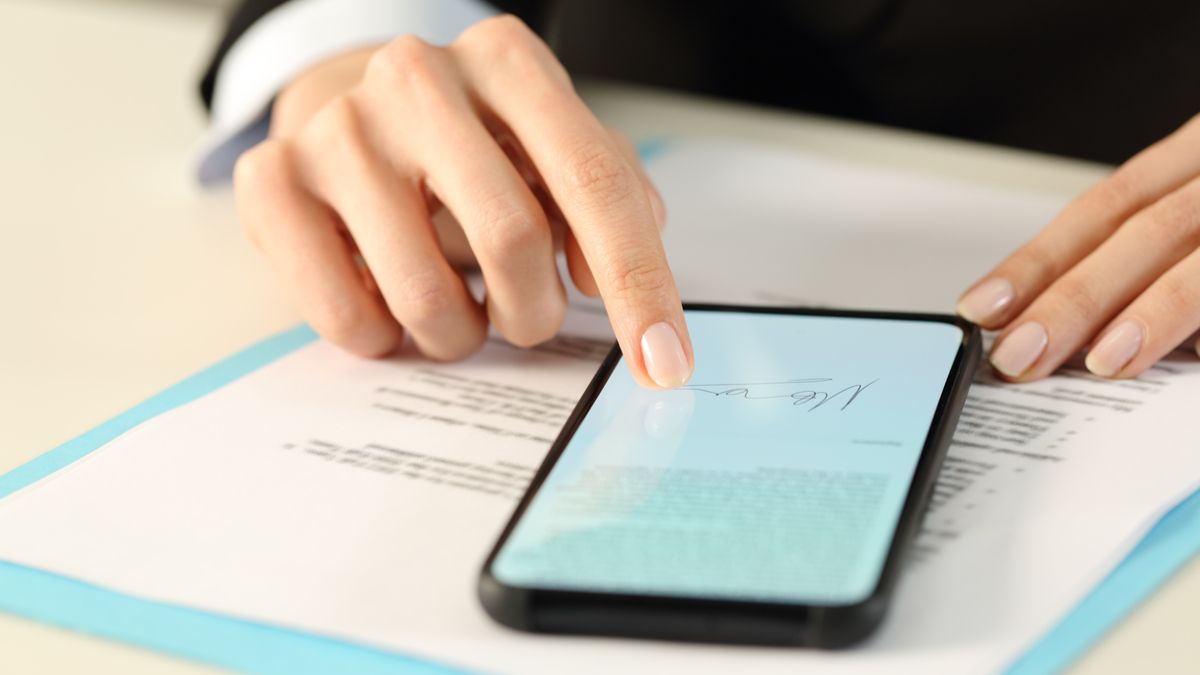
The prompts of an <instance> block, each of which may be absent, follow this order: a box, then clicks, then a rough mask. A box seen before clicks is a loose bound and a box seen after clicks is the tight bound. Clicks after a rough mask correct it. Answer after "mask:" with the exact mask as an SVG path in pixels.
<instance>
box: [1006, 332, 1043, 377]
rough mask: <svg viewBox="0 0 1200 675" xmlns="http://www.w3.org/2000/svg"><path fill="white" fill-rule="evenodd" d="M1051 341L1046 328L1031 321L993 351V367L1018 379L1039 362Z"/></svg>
mask: <svg viewBox="0 0 1200 675" xmlns="http://www.w3.org/2000/svg"><path fill="white" fill-rule="evenodd" d="M1049 341H1050V336H1049V335H1048V334H1047V333H1046V327H1045V326H1043V325H1042V324H1040V323H1038V322H1036V321H1030V322H1029V323H1027V324H1025V325H1023V326H1021V327H1020V328H1018V329H1016V330H1014V331H1013V332H1011V333H1009V334H1008V335H1007V336H1006V337H1005V338H1004V340H1002V341H1001V342H1000V345H999V346H998V347H996V348H995V349H993V350H992V365H993V366H995V367H996V370H999V371H1000V372H1002V373H1004V374H1005V375H1007V376H1009V377H1017V376H1019V375H1020V374H1021V373H1024V372H1025V371H1026V370H1029V366H1032V365H1033V362H1034V361H1037V360H1038V357H1039V356H1041V355H1042V352H1044V351H1045V350H1046V343H1047V342H1049Z"/></svg>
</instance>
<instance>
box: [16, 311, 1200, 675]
mask: <svg viewBox="0 0 1200 675" xmlns="http://www.w3.org/2000/svg"><path fill="white" fill-rule="evenodd" d="M314 339H316V336H315V334H314V333H313V332H312V331H311V330H310V329H309V328H308V327H306V326H300V327H297V328H295V329H293V330H290V331H287V332H285V333H282V334H280V335H277V336H275V337H272V338H269V339H267V340H264V341H263V342H260V343H258V344H256V345H254V346H252V347H250V348H248V349H246V350H245V351H242V352H241V353H238V354H236V355H234V356H232V357H230V358H228V359H226V360H225V361H222V362H220V363H218V364H216V365H215V366H212V367H211V368H208V369H206V370H204V371H202V372H200V373H198V374H196V375H193V376H192V377H190V378H188V379H186V380H184V381H183V382H180V383H179V384H177V385H175V386H173V387H171V388H170V389H167V390H166V391H163V392H162V393H160V394H158V395H157V396H154V397H153V398H151V399H149V400H147V401H145V402H143V403H141V404H140V405H138V406H136V407H134V408H133V409H131V410H129V411H127V412H125V413H123V414H121V415H119V416H117V417H115V418H113V419H111V420H109V421H108V422H105V423H104V424H101V425H100V426H98V427H96V428H95V429H92V430H91V431H89V432H87V433H85V434H83V435H82V436H80V437H78V438H76V439H74V440H72V441H69V442H67V443H65V444H63V445H61V446H59V447H57V448H55V449H53V450H51V451H50V452H47V453H46V454H44V455H42V456H41V457H38V458H37V459H34V460H33V461H31V462H29V463H28V464H25V465H23V466H21V467H18V468H16V469H14V470H12V471H10V472H9V473H7V474H5V475H3V476H0V498H3V497H5V496H7V495H9V494H11V493H13V492H15V491H17V490H19V489H21V488H22V487H25V486H26V485H29V484H31V483H33V482H35V481H37V480H39V479H41V478H44V477H45V476H48V475H50V474H52V473H54V472H55V471H57V470H59V469H61V468H63V467H65V466H66V465H68V464H70V463H71V462H74V461H75V460H77V459H79V458H81V457H83V456H85V455H87V454H88V453H89V452H91V451H93V450H95V449H97V448H99V447H100V446H102V445H103V444H105V443H107V442H108V441H110V440H112V439H114V438H116V437H117V436H119V435H120V434H122V433H124V432H125V431H127V430H129V429H131V428H133V427H134V426H136V425H138V424H140V423H142V422H144V421H146V420H148V419H150V418H152V417H154V416H156V415H159V414H161V413H163V412H166V411H168V410H171V409H172V408H176V407H178V406H181V405H183V404H185V403H188V402H189V401H193V400H195V399H196V398H199V397H200V396H203V395H204V394H206V393H208V392H210V391H213V390H214V389H217V388H219V387H222V386H224V385H226V384H228V383H229V382H232V381H234V380H236V379H237V378H239V377H242V376H243V375H246V374H247V373H250V372H252V371H254V370H256V369H257V368H260V367H262V366H264V365H266V364H268V363H270V362H272V361H274V360H276V359H278V358H280V357H281V356H284V355H285V354H288V353H289V352H291V351H293V350H295V349H297V348H299V347H301V346H303V345H305V344H308V343H309V342H311V341H313V340H314ZM1198 549H1200V492H1198V493H1197V494H1195V495H1193V496H1192V497H1191V498H1189V499H1188V500H1186V501H1184V502H1183V503H1181V504H1179V505H1178V506H1176V507H1175V508H1174V509H1173V510H1172V511H1171V512H1170V513H1168V514H1167V515H1166V516H1164V517H1163V518H1162V520H1161V521H1160V522H1159V523H1158V524H1157V525H1156V526H1155V527H1154V528H1153V529H1152V530H1151V531H1150V532H1149V534H1147V535H1146V537H1145V538H1144V539H1143V540H1142V541H1141V542H1140V543H1139V545H1138V546H1137V548H1136V549H1134V551H1133V552H1132V553H1131V554H1130V555H1129V556H1128V557H1127V558H1126V559H1125V560H1124V561H1123V562H1122V563H1121V565H1120V566H1118V567H1117V569H1115V570H1114V571H1113V572H1112V573H1111V574H1110V575H1109V576H1108V578H1107V579H1105V580H1104V582H1103V583H1101V584H1100V585H1099V586H1097V587H1096V589H1095V590H1094V591H1093V592H1092V593H1091V594H1090V595H1089V596H1088V597H1087V598H1086V599H1084V600H1083V602H1081V603H1080V604H1079V606H1078V607H1076V608H1075V610H1074V611H1072V612H1071V614H1069V615H1068V616H1067V617H1066V618H1064V619H1063V620H1062V621H1061V622H1060V623H1059V624H1058V625H1057V626H1056V627H1055V628H1054V629H1053V630H1051V631H1050V632H1049V633H1048V634H1046V635H1045V636H1044V637H1043V639H1042V640H1041V641H1040V642H1039V643H1038V644H1037V645H1035V646H1034V647H1033V648H1032V649H1031V650H1030V651H1029V652H1027V653H1026V654H1025V655H1024V656H1023V657H1022V658H1021V659H1020V660H1019V661H1017V662H1016V663H1015V664H1013V666H1012V667H1011V669H1010V672H1011V673H1014V674H1018V675H1034V674H1037V673H1052V672H1057V671H1059V670H1061V669H1063V668H1065V667H1066V666H1067V665H1069V664H1070V663H1071V662H1072V661H1073V660H1075V659H1076V658H1078V657H1079V655H1080V654H1082V653H1083V652H1084V651H1085V650H1086V649H1087V648H1088V646H1090V645H1091V644H1092V643H1093V642H1095V641H1096V640H1097V639H1098V638H1100V637H1101V636H1103V635H1104V633H1105V632H1106V631H1107V630H1108V629H1110V628H1111V627H1113V626H1114V625H1115V624H1116V623H1117V622H1118V621H1120V620H1121V618H1122V617H1124V616H1125V615H1126V614H1127V613H1128V612H1130V611H1131V610H1132V609H1133V608H1134V607H1136V606H1137V604H1138V603H1139V602H1140V601H1141V600H1142V599H1144V598H1145V597H1146V596H1148V595H1149V594H1150V593H1151V592H1153V590H1154V589H1155V588H1156V587H1158V585H1159V584H1161V583H1162V582H1163V581H1164V580H1166V579H1167V578H1168V577H1169V576H1170V575H1171V574H1172V573H1173V572H1174V571H1175V570H1177V569H1178V568H1179V567H1180V566H1181V565H1182V564H1183V563H1185V562H1186V561H1188V560H1189V559H1190V558H1191V557H1192V556H1193V555H1194V554H1195V553H1196V551H1197V550H1198ZM0 611H5V612H9V613H12V614H16V615H20V616H25V617H29V618H31V619H34V620H37V621H42V622H45V623H50V624H54V625H57V626H62V627H65V628H68V629H71V630H77V631H80V632H84V633H88V634H92V635H98V636H102V637H106V638H110V639H114V640H120V641H122V642H128V643H132V644H136V645H141V646H144V647H147V648H149V649H154V650H158V651H162V652H167V653H171V654H175V655H178V656H181V657H184V658H189V659H195V660H198V661H204V662H207V663H211V664H214V665H217V666H221V667H224V668H230V669H234V670H240V671H245V672H252V673H269V674H276V673H278V674H280V675H284V674H289V675H292V674H295V675H304V674H307V673H314V674H315V673H330V672H346V673H349V672H353V673H368V674H369V673H421V674H426V673H457V672H463V671H461V670H459V669H456V668H453V667H452V666H450V665H447V664H437V663H431V662H428V661H425V660H423V659H418V658H415V657H410V656H406V655H403V654H397V653H393V652H387V651H383V650H379V649H374V648H371V647H368V646H364V645H358V644H354V643H351V642H346V641H341V640H335V639H332V638H326V637H323V636H320V635H315V634H311V633H305V632H302V631H296V630H289V629H285V628H278V627H274V626H269V625H266V624H260V623H255V622H251V621H243V620H240V619H235V618H232V617H227V616H224V615H220V614H215V613H211V612H204V611H199V610H194V609H189V608H186V607H182V606H177V605H171V604H166V603H159V602H153V601H149V600H143V599H140V598H136V597H133V596H129V595H125V594H122V593H118V592H115V591H110V590H106V589H103V588H100V587H97V586H94V585H91V584H87V583H83V582H80V581H76V580H73V579H69V578H66V577H62V576H58V575H55V574H51V573H48V572H43V571H40V570H35V569H30V568H28V567H23V566H20V565H13V564H9V563H3V562H0Z"/></svg>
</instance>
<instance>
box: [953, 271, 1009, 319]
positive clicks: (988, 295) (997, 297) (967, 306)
mask: <svg viewBox="0 0 1200 675" xmlns="http://www.w3.org/2000/svg"><path fill="white" fill-rule="evenodd" d="M1013 295H1014V294H1013V285H1012V284H1011V283H1009V282H1008V279H999V278H997V279H988V280H987V281H985V282H983V283H982V284H979V285H978V286H976V287H975V288H972V289H971V292H970V293H967V294H966V295H964V296H963V297H962V299H961V300H959V301H958V307H957V308H955V311H957V312H958V314H959V316H961V317H962V318H964V319H966V320H967V321H970V322H971V323H987V322H988V321H990V320H992V319H994V318H996V317H997V316H999V315H1000V312H1001V311H1003V310H1004V308H1005V307H1008V306H1009V304H1011V303H1012V301H1013Z"/></svg>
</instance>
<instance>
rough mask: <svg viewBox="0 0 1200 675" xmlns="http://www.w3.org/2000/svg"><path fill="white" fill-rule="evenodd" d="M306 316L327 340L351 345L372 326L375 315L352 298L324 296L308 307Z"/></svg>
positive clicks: (337, 343)
mask: <svg viewBox="0 0 1200 675" xmlns="http://www.w3.org/2000/svg"><path fill="white" fill-rule="evenodd" d="M305 317H306V318H307V319H308V321H309V322H310V323H311V324H312V325H313V328H315V329H316V331H317V332H318V333H320V334H321V335H322V336H323V337H324V338H325V339H326V340H329V341H330V342H332V343H334V344H336V345H338V346H340V347H349V346H351V345H354V344H356V343H358V342H359V338H360V337H361V336H362V335H363V334H364V333H365V332H366V331H367V330H369V328H370V325H371V323H372V320H373V319H374V317H373V316H372V314H371V312H370V311H369V310H368V309H367V308H365V307H363V306H362V305H361V304H360V303H358V302H355V301H353V300H352V299H350V298H344V297H331V298H323V299H321V300H320V301H318V302H316V303H314V304H312V305H311V306H310V307H308V308H307V311H306V312H305Z"/></svg>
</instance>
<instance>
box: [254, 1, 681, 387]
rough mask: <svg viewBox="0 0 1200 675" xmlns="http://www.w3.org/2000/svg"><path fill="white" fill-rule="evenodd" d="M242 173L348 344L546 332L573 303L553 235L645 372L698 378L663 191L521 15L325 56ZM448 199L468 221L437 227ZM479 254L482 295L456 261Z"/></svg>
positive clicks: (441, 342) (304, 306) (321, 323)
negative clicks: (671, 258) (664, 228)
mask: <svg viewBox="0 0 1200 675" xmlns="http://www.w3.org/2000/svg"><path fill="white" fill-rule="evenodd" d="M234 184H235V190H236V193H237V202H238V210H239V213H240V215H241V218H242V221H243V223H244V225H245V227H246V230H247V232H248V234H249V237H250V239H251V240H252V241H253V242H254V243H255V244H256V245H257V246H258V248H260V249H261V250H262V251H263V253H264V254H265V255H266V257H267V258H268V259H269V260H270V262H271V263H272V264H273V266H274V267H275V268H276V269H277V271H278V273H279V275H280V276H281V277H282V278H283V280H284V282H285V284H286V285H287V286H288V288H289V289H290V291H291V293H292V295H293V296H294V298H295V301H296V303H297V304H298V306H299V307H300V310H301V313H302V314H303V315H304V317H305V318H306V319H307V320H308V322H309V323H310V324H311V325H312V326H313V328H314V329H315V330H316V331H317V332H318V333H320V334H321V335H322V336H324V337H325V338H326V339H328V340H330V341H332V342H334V343H336V344H338V345H340V346H342V347H344V348H345V349H347V350H349V351H352V352H354V353H357V354H361V355H364V356H381V355H384V354H387V353H390V352H391V351H393V350H394V349H395V348H396V347H397V346H398V345H399V344H400V342H401V340H402V333H403V331H407V332H408V334H409V335H410V336H411V337H412V339H413V341H414V342H415V343H416V345H417V347H418V348H419V349H420V350H421V351H422V352H423V353H425V354H426V355H427V356H429V357H431V358H434V359H439V360H449V359H458V358H462V357H465V356H467V355H469V354H471V353H472V352H474V351H475V350H477V349H479V347H480V346H481V345H482V344H483V341H484V340H485V339H486V335H487V324H488V322H491V324H492V325H494V326H495V327H496V329H497V330H498V331H499V332H500V333H501V334H502V335H503V336H504V337H505V338H506V339H508V340H509V341H510V342H512V343H513V344H516V345H520V346H529V345H534V344H537V343H539V342H542V341H545V340H547V339H549V338H550V337H552V336H553V335H554V334H555V333H556V332H557V331H558V329H559V327H560V325H561V323H562V321H563V317H564V315H565V312H566V295H565V291H564V288H563V284H562V281H561V280H560V279H559V275H558V269H557V267H556V265H555V251H556V247H557V246H559V245H561V246H562V247H563V248H564V249H565V253H566V258H567V263H568V269H569V271H570V275H571V278H572V279H573V281H574V283H575V285H576V286H578V287H579V289H580V290H581V291H583V292H584V293H587V294H589V295H596V294H599V295H600V296H602V297H603V298H604V302H605V306H606V308H607V309H608V313H609V317H610V319H611V321H612V324H613V329H614V330H615V332H616V336H617V340H618V342H619V343H620V345H621V349H622V351H623V352H624V354H625V356H626V361H627V362H628V363H629V367H630V370H631V371H632V373H633V375H634V378H635V379H637V380H638V381H639V382H640V383H641V384H643V385H645V386H651V387H653V386H659V387H671V386H676V385H680V384H683V383H684V382H685V381H686V380H687V379H688V377H689V375H690V374H691V370H692V348H691V341H690V339H689V337H688V333H687V327H686V325H685V324H684V319H683V311H682V308H681V305H680V301H679V294H678V291H677V290H676V288H675V282H674V279H673V277H672V276H671V271H670V269H669V268H668V266H667V260H666V255H665V254H664V252H663V246H662V240H661V238H660V234H659V229H660V227H661V224H662V221H663V209H662V203H661V198H660V197H659V196H658V194H657V192H656V191H655V190H654V188H653V187H652V186H651V185H650V182H649V180H648V179H647V178H646V176H645V174H644V173H643V172H642V169H641V165H640V163H639V162H638V159H637V155H636V152H634V150H633V147H632V146H631V145H630V144H629V142H628V141H627V140H625V139H623V138H622V137H620V136H619V135H617V134H615V133H613V132H611V131H610V130H608V129H606V128H605V127H604V126H602V125H601V124H600V122H599V121H598V120H597V119H596V118H595V117H594V116H593V115H592V113H591V112H590V111H589V110H588V109H587V107H586V106H585V105H584V103H583V102H582V101H581V100H580V99H579V98H578V97H577V96H576V95H575V92H574V89H573V88H572V86H571V82H570V79H569V77H568V76H567V73H566V71H565V70H564V69H563V67H562V66H561V65H560V64H559V63H558V62H557V61H556V60H555V58H554V56H553V55H552V53H551V52H550V50H549V49H548V48H547V47H546V45H545V44H544V43H542V41H541V40H539V39H538V38H537V37H536V36H535V35H534V34H533V33H532V32H531V31H530V30H529V29H528V28H526V27H525V25H524V24H522V23H521V22H520V21H519V20H517V19H515V18H513V17H510V16H503V17H497V18H492V19H488V20H485V21H482V22H480V23H478V24H476V25H475V26H472V27H471V28H469V29H468V30H466V31H465V32H464V33H463V34H462V36H461V37H459V39H458V40H456V41H455V42H454V43H453V44H451V45H449V46H447V47H444V48H441V47H434V46H431V45H429V44H426V43H425V42H422V41H421V40H419V39H417V38H415V37H412V36H404V37H400V38H397V39H396V40H394V41H392V42H391V43H389V44H388V45H386V46H384V47H382V48H379V49H374V50H370V51H362V52H357V53H353V54H347V55H345V56H343V57H340V58H338V59H334V60H332V61H330V62H326V63H325V64H322V65H321V66H318V67H317V68H314V69H313V70H311V71H309V72H308V73H306V74H305V75H304V76H302V77H301V78H299V79H297V80H296V82H294V83H293V84H292V85H291V86H290V87H289V88H288V89H287V90H286V91H284V92H283V93H282V94H281V96H280V97H279V99H278V100H277V102H276V104H275V108H274V111H273V118H272V137H271V138H270V139H268V140H267V141H265V142H263V143H262V144H260V145H258V146H257V147H255V148H253V149H252V150H250V151H249V152H247V153H246V154H245V155H244V156H243V157H242V158H241V160H240V161H239V162H238V165H237V167H236V170H235V172H234ZM442 211H446V212H448V213H449V214H450V215H451V216H453V219H454V220H456V221H457V223H459V224H461V230H459V229H458V228H457V227H440V228H439V227H437V226H436V225H435V222H437V223H443V224H444V220H445V219H444V218H443V217H442V216H441V212H442ZM471 258H473V259H474V260H475V261H477V263H478V266H479V268H480V270H481V272H482V273H483V278H484V284H485V286H486V288H487V298H486V301H485V303H483V304H482V305H481V304H480V303H478V302H477V301H476V300H475V299H474V298H473V297H472V296H471V295H470V293H469V292H468V289H467V287H466V286H465V284H464V283H463V279H462V278H461V277H460V276H459V273H458V271H457V270H456V269H455V268H454V266H453V265H452V264H451V263H452V262H463V261H464V260H466V259H471ZM401 327H403V329H402V328H401Z"/></svg>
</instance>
